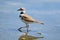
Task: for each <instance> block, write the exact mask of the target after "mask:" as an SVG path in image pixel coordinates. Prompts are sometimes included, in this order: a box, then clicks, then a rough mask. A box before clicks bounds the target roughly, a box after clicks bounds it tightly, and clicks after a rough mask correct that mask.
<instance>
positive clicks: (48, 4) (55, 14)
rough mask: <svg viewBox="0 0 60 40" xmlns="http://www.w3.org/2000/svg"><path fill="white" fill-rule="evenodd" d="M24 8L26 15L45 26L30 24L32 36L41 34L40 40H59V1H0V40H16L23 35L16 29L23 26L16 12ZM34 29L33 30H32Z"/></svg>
mask: <svg viewBox="0 0 60 40" xmlns="http://www.w3.org/2000/svg"><path fill="white" fill-rule="evenodd" d="M20 7H24V8H26V13H27V14H28V15H30V16H32V17H33V18H35V19H37V20H40V21H43V22H44V23H45V25H40V24H31V25H30V30H32V32H30V34H31V35H33V36H39V35H36V34H35V33H36V32H41V33H42V35H43V36H44V38H43V39H42V40H60V0H0V40H18V38H19V37H20V35H22V34H23V33H21V32H19V31H18V30H17V29H18V28H19V27H23V26H25V24H24V23H23V22H21V20H20V19H19V14H20V12H18V11H17V10H18V9H19V8H20ZM33 28H34V29H33Z"/></svg>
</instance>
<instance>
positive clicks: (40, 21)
mask: <svg viewBox="0 0 60 40" xmlns="http://www.w3.org/2000/svg"><path fill="white" fill-rule="evenodd" d="M35 23H39V24H42V25H44V23H43V22H41V21H35Z"/></svg>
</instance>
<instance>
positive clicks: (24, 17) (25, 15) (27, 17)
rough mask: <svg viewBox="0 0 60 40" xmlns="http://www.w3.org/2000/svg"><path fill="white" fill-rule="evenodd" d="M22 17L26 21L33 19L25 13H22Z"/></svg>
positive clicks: (32, 20)
mask: <svg viewBox="0 0 60 40" xmlns="http://www.w3.org/2000/svg"><path fill="white" fill-rule="evenodd" d="M22 19H24V20H25V21H28V22H34V21H35V20H34V19H33V18H32V17H31V16H28V15H27V14H24V15H22Z"/></svg>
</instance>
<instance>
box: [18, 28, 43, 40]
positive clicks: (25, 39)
mask: <svg viewBox="0 0 60 40" xmlns="http://www.w3.org/2000/svg"><path fill="white" fill-rule="evenodd" d="M21 28H22V27H21ZM21 28H19V29H18V31H20V32H23V33H24V34H22V35H20V37H19V39H18V40H37V39H39V38H43V37H36V36H32V35H29V31H30V30H28V31H25V28H23V29H24V31H23V29H21ZM37 34H40V35H41V33H37Z"/></svg>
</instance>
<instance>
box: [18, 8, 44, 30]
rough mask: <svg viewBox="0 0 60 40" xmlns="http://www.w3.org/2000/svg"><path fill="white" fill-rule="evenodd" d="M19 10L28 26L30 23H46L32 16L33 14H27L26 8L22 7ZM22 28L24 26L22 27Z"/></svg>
mask: <svg viewBox="0 0 60 40" xmlns="http://www.w3.org/2000/svg"><path fill="white" fill-rule="evenodd" d="M17 11H20V15H19V17H20V18H21V20H22V21H23V22H24V23H25V24H26V27H28V26H29V24H30V23H39V24H44V23H43V22H41V21H37V20H35V19H34V18H32V17H31V16H29V15H27V14H26V12H25V8H20V9H18V10H17ZM21 28H22V27H21ZM21 28H20V29H21Z"/></svg>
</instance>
